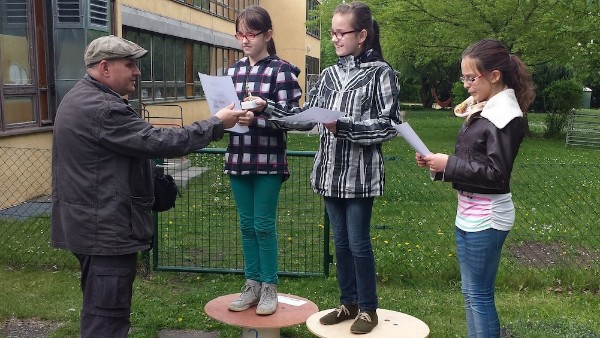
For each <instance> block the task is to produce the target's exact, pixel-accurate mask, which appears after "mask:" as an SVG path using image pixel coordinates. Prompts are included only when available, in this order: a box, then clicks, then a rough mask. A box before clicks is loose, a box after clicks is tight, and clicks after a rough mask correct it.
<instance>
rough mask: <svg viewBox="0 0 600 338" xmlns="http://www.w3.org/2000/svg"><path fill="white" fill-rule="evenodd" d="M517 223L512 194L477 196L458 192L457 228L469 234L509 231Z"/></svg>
mask: <svg viewBox="0 0 600 338" xmlns="http://www.w3.org/2000/svg"><path fill="white" fill-rule="evenodd" d="M514 222H515V206H514V204H513V202H512V194H510V193H508V194H477V193H470V192H464V191H458V207H457V210H456V221H455V224H456V226H457V227H458V228H459V229H461V230H463V231H467V232H477V231H483V230H487V229H490V228H493V229H497V230H501V231H509V230H510V229H512V227H513V224H514Z"/></svg>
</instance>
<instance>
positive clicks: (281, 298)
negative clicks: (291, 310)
mask: <svg viewBox="0 0 600 338" xmlns="http://www.w3.org/2000/svg"><path fill="white" fill-rule="evenodd" d="M277 301H278V302H279V303H285V304H289V305H292V306H302V305H304V304H306V301H305V300H302V299H298V298H291V297H287V296H279V295H278V296H277Z"/></svg>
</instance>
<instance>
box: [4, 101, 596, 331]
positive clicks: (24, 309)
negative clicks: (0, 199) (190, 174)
mask: <svg viewBox="0 0 600 338" xmlns="http://www.w3.org/2000/svg"><path fill="white" fill-rule="evenodd" d="M406 120H407V121H408V122H409V123H410V124H411V126H412V127H413V129H415V131H416V132H417V133H418V134H419V135H420V136H421V137H422V139H423V141H424V142H425V143H426V145H427V146H428V147H429V149H430V150H431V151H433V152H445V153H452V152H453V149H454V139H455V137H456V133H457V131H458V129H459V128H460V125H461V123H462V120H461V119H458V118H455V117H452V116H451V115H450V112H449V111H431V110H419V111H408V112H407V116H406ZM529 121H530V124H529V125H530V129H531V132H532V136H531V137H529V138H527V139H526V140H525V142H524V143H523V145H522V147H521V150H520V154H519V156H518V158H517V164H516V166H515V172H514V175H513V182H514V184H513V194H514V200H515V206H516V209H517V224H516V225H515V228H514V230H513V231H512V232H511V234H510V235H509V239H508V240H507V244H506V246H505V252H504V254H503V259H502V264H501V269H500V271H499V275H498V283H497V290H498V291H497V306H498V309H499V312H500V318H501V324H502V326H505V327H508V328H509V329H510V331H511V332H512V333H513V335H514V337H527V338H530V337H534V338H537V337H540V338H542V337H544V338H545V337H556V338H559V337H560V338H562V337H573V338H575V337H600V321H599V320H598V319H597V317H598V314H597V309H599V308H600V291H599V290H600V273H599V271H600V269H598V267H599V266H598V261H599V260H598V250H599V249H598V248H600V233H599V229H598V226H599V223H600V222H599V221H600V219H599V216H598V203H599V201H598V196H600V173H599V170H598V163H599V161H600V151H598V150H590V149H578V148H566V147H565V141H564V139H559V140H547V139H543V138H541V136H540V135H542V134H543V131H544V129H543V121H544V115H543V114H530V116H529ZM225 146H226V141H225V140H222V141H220V142H217V143H214V144H213V145H211V147H215V148H223V147H225ZM317 147H318V135H309V134H306V133H290V136H289V145H288V149H290V150H307V151H314V150H316V149H317ZM384 154H385V156H386V175H387V176H386V193H385V195H384V196H383V197H380V198H378V199H377V200H376V206H375V210H374V214H373V230H372V236H373V245H374V250H375V255H376V259H377V272H378V288H379V297H380V307H381V308H386V309H391V310H396V311H401V312H405V313H408V314H410V315H413V316H415V317H418V318H420V319H422V320H423V321H425V322H426V323H427V324H428V325H429V327H430V329H431V335H430V337H432V338H440V337H464V335H465V332H466V329H465V319H464V313H463V311H464V310H463V308H462V297H461V295H460V287H459V282H460V281H459V274H458V267H457V263H456V257H455V252H456V251H455V248H454V241H453V235H452V231H453V227H452V222H453V217H454V212H455V208H456V201H455V195H454V194H455V193H454V191H453V190H452V188H451V186H450V185H449V184H447V183H438V182H435V183H434V182H431V181H430V180H429V178H428V175H427V173H426V172H424V171H423V170H422V169H419V168H416V165H415V164H414V159H413V158H414V151H412V150H411V149H410V147H409V146H408V145H407V144H406V142H404V140H402V139H401V138H396V139H394V140H392V141H391V142H388V143H386V144H385V145H384ZM217 157H218V156H217ZM198 160H199V161H205V160H206V158H205V157H202V158H200V159H198ZM206 161H208V162H206V163H203V165H207V166H215V167H219V166H221V165H222V158H221V157H218V159H217V161H214V159H208V160H206ZM294 161H295V160H294ZM302 170H304V169H302ZM213 172H214V174H213ZM218 172H219V170H218V169H217V170H212V171H210V172H209V173H210V174H208V175H206V176H202V177H200V178H196V179H195V180H196V181H195V182H193V185H199V186H203V187H204V188H203V189H207V190H206V191H208V193H207V192H205V193H195V192H192V191H184V197H183V200H185V204H186V205H187V207H186V209H185V210H180V209H178V210H177V213H176V214H172V213H170V212H169V213H165V214H163V215H161V216H160V217H162V218H163V219H161V223H162V224H166V225H165V227H164V228H162V229H161V232H160V233H159V234H158V236H159V237H160V241H161V246H160V247H161V250H165V253H168V254H169V255H171V256H168V257H167V258H168V259H171V260H167V261H166V262H167V263H168V264H173V265H179V266H186V264H187V265H189V266H193V265H195V264H200V263H203V264H204V263H210V264H212V262H215V261H218V262H219V264H222V263H227V264H230V265H231V266H232V267H235V266H238V265H239V264H240V262H241V261H240V256H239V255H240V251H239V243H238V242H239V240H238V239H237V237H236V236H237V235H236V234H237V229H236V226H235V224H234V226H231V219H229V218H228V217H231V216H230V215H232V214H234V212H235V206H234V205H233V204H232V201H231V200H228V198H229V197H228V196H229V195H228V194H229V191H228V189H229V188H228V184H227V183H226V182H223V181H220V178H219V177H221V176H220V174H218ZM306 179H307V174H305V173H304V171H300V172H299V171H298V170H296V171H295V172H292V177H291V178H290V180H289V181H288V182H286V183H285V184H286V185H290V186H291V185H294V189H295V190H293V191H300V190H301V188H300V187H304V186H305V185H306ZM302 189H304V188H302ZM190 190H191V189H190ZM301 191H302V195H301V196H297V194H296V195H284V196H281V199H280V200H281V202H280V210H279V217H280V221H279V222H281V223H294V222H296V224H295V226H294V227H290V228H282V229H280V231H281V233H280V240H281V245H280V247H281V249H282V250H281V252H282V256H281V258H280V262H282V263H281V264H286V266H288V264H289V266H290V268H291V269H300V270H302V269H308V268H311V269H312V268H315V267H316V268H317V269H318V268H320V267H319V266H318V265H319V262H309V263H308V265H303V264H306V262H305V261H306V260H308V259H309V258H310V257H313V256H312V255H311V254H310V251H311V250H319V249H316V248H312V247H311V245H313V243H312V242H311V241H310V240H309V238H312V237H311V236H316V238H317V239H318V235H314V234H310V233H308V232H298V230H297V229H317V228H318V227H319V225H320V224H319V222H321V219H322V215H321V214H320V209H319V206H318V204H311V205H309V206H308V207H307V208H303V206H305V205H307V204H308V203H315V202H312V201H313V199H314V198H315V196H313V195H314V194H312V192H311V191H310V190H306V189H304V190H301ZM317 200H318V199H317ZM282 205H283V206H285V207H283V208H282ZM315 214H316V215H315ZM298 222H305V223H301V224H300V226H299V224H298ZM31 224H33V225H31ZM7 226H8V223H5V222H3V221H0V235H2V234H6V233H7V232H6V231H4V230H3V229H5V228H6V227H7ZM10 226H11V229H12V230H11V232H10V238H9V241H5V243H8V244H6V246H5V248H6V250H5V252H4V253H1V254H0V257H2V260H1V262H3V264H2V268H0V290H3V292H2V293H0V303H1V304H4V306H3V307H2V308H0V321H2V320H3V319H6V318H9V317H13V316H14V317H19V318H31V317H36V318H42V319H49V320H56V321H60V322H64V323H65V325H64V326H63V327H62V328H61V329H59V331H57V332H56V333H55V334H54V336H53V337H76V336H77V333H78V316H79V310H80V306H81V304H80V303H81V295H80V290H79V285H78V272H77V269H76V264H75V259H74V258H73V257H71V256H70V255H69V254H65V253H62V252H57V251H52V250H50V249H48V248H47V243H44V238H46V237H45V236H47V229H48V221H47V219H39V220H36V221H35V222H33V223H30V224H29V225H27V226H32V227H33V228H32V229H33V230H32V229H30V228H26V227H25V224H21V223H19V224H16V223H11V224H10ZM294 229H296V230H294ZM307 231H308V230H307ZM317 231H318V230H317ZM0 237H2V236H0ZM40 239H41V240H40ZM0 242H1V241H0ZM532 244H535V245H536V246H531V245H532ZM190 248H196V249H195V250H193V251H189V250H188V249H190ZM209 249H218V250H220V251H221V252H223V253H227V254H229V255H225V254H224V255H222V256H219V257H215V256H206V253H205V252H204V251H208V250H209ZM526 249H528V250H529V251H527V250H526ZM307 252H308V253H307ZM11 253H13V254H12V255H11ZM6 257H12V258H11V259H10V260H7V258H6ZM549 259H551V260H553V261H552V262H548V260H549ZM53 262H59V263H60V264H53ZM40 265H43V266H45V268H33V267H32V266H40ZM52 265H55V266H56V267H55V268H52ZM23 266H26V268H23ZM333 270H334V269H333ZM333 270H332V271H333ZM242 283H243V279H242V277H241V276H240V275H235V274H211V273H176V272H163V271H158V272H157V271H155V272H152V273H151V274H150V275H148V276H145V277H143V278H142V277H140V278H138V279H137V280H136V282H135V293H134V306H133V313H132V321H133V326H134V331H133V333H132V337H155V336H156V334H157V332H158V331H159V330H160V329H164V328H170V329H202V330H205V331H218V332H220V334H221V336H222V337H238V336H239V334H240V330H239V329H236V328H230V327H227V326H225V325H223V324H220V323H217V322H216V321H214V320H212V319H209V318H207V317H206V316H205V315H204V312H203V306H204V304H206V303H207V302H208V301H210V300H211V299H213V298H215V297H217V296H220V295H223V294H228V293H234V292H239V289H240V287H241V286H242ZM337 290H338V289H337V282H336V279H335V274H334V273H332V275H331V277H328V278H326V277H318V276H317V277H302V278H300V277H282V278H281V280H280V286H279V291H280V292H284V293H289V294H297V295H299V296H302V297H305V298H308V299H310V300H312V301H313V302H315V303H316V304H317V305H318V306H319V308H320V309H326V308H329V307H333V306H335V305H336V304H337V302H338V291H337ZM282 336H283V337H312V335H311V334H310V333H309V332H308V330H307V329H306V328H305V327H304V326H298V327H295V328H288V329H284V330H283V332H282ZM0 337H1V335H0Z"/></svg>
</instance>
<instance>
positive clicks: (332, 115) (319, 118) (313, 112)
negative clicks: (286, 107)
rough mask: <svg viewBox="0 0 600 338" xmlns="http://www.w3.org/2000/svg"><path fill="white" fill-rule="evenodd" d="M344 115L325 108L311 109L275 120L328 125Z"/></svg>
mask: <svg viewBox="0 0 600 338" xmlns="http://www.w3.org/2000/svg"><path fill="white" fill-rule="evenodd" d="M344 115H345V114H344V113H342V112H341V111H335V110H329V109H325V108H319V107H312V108H309V109H307V110H305V111H303V112H301V113H298V114H295V115H291V116H286V117H281V118H277V119H275V120H280V121H286V122H299V123H329V122H333V121H337V119H339V118H340V117H342V116H344Z"/></svg>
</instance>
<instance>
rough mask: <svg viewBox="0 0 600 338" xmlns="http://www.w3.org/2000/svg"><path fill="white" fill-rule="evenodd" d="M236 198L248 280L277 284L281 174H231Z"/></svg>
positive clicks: (245, 271) (232, 187) (245, 273)
mask: <svg viewBox="0 0 600 338" xmlns="http://www.w3.org/2000/svg"><path fill="white" fill-rule="evenodd" d="M229 177H230V180H231V191H232V192H233V196H234V198H235V203H236V205H237V211H238V215H239V217H240V229H241V233H242V248H243V249H244V275H245V276H246V278H247V279H252V280H255V281H257V282H265V283H269V284H278V281H279V280H278V278H277V272H278V269H279V267H278V264H277V255H278V250H277V229H276V228H275V219H276V216H277V201H278V200H279V190H280V189H281V183H283V177H282V175H230V176H229Z"/></svg>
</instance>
